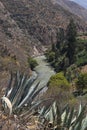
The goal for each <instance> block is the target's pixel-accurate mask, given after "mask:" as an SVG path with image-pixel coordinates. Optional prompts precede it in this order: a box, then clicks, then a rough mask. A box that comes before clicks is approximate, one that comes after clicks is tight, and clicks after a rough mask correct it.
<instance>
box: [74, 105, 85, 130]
mask: <svg viewBox="0 0 87 130" xmlns="http://www.w3.org/2000/svg"><path fill="white" fill-rule="evenodd" d="M85 109H86V106H83V108H82V110H81V113H80V114H79V116H78V117H77V119H76V121H75V123H74V124H73V127H72V130H75V129H76V128H79V127H80V125H81V123H82V120H83V116H84V111H85ZM79 122H80V124H79Z"/></svg>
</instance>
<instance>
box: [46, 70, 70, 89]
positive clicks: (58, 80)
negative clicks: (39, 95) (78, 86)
mask: <svg viewBox="0 0 87 130" xmlns="http://www.w3.org/2000/svg"><path fill="white" fill-rule="evenodd" d="M53 86H56V87H60V88H64V89H69V82H68V81H67V79H66V78H65V77H64V74H63V73H62V72H60V73H57V74H55V75H53V76H51V78H50V80H49V83H48V87H53Z"/></svg>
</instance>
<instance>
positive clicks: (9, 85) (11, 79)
mask: <svg viewBox="0 0 87 130" xmlns="http://www.w3.org/2000/svg"><path fill="white" fill-rule="evenodd" d="M12 81H13V74H12V72H11V76H10V80H9V83H8V86H7V89H6V93H5V97H6V96H7V95H8V92H9V91H10V89H11V86H12Z"/></svg>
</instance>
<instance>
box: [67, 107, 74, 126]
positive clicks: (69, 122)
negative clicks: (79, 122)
mask: <svg viewBox="0 0 87 130" xmlns="http://www.w3.org/2000/svg"><path fill="white" fill-rule="evenodd" d="M73 114H74V107H73V108H72V110H71V112H70V113H69V117H68V119H67V128H68V129H69V128H70V126H71V123H72V118H73Z"/></svg>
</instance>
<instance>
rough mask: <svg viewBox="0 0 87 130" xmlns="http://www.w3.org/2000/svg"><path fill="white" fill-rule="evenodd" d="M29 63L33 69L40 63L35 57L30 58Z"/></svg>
mask: <svg viewBox="0 0 87 130" xmlns="http://www.w3.org/2000/svg"><path fill="white" fill-rule="evenodd" d="M28 63H29V65H30V68H31V69H32V70H33V69H34V68H35V67H36V66H37V65H38V63H37V61H36V60H35V59H33V58H29V59H28Z"/></svg>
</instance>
